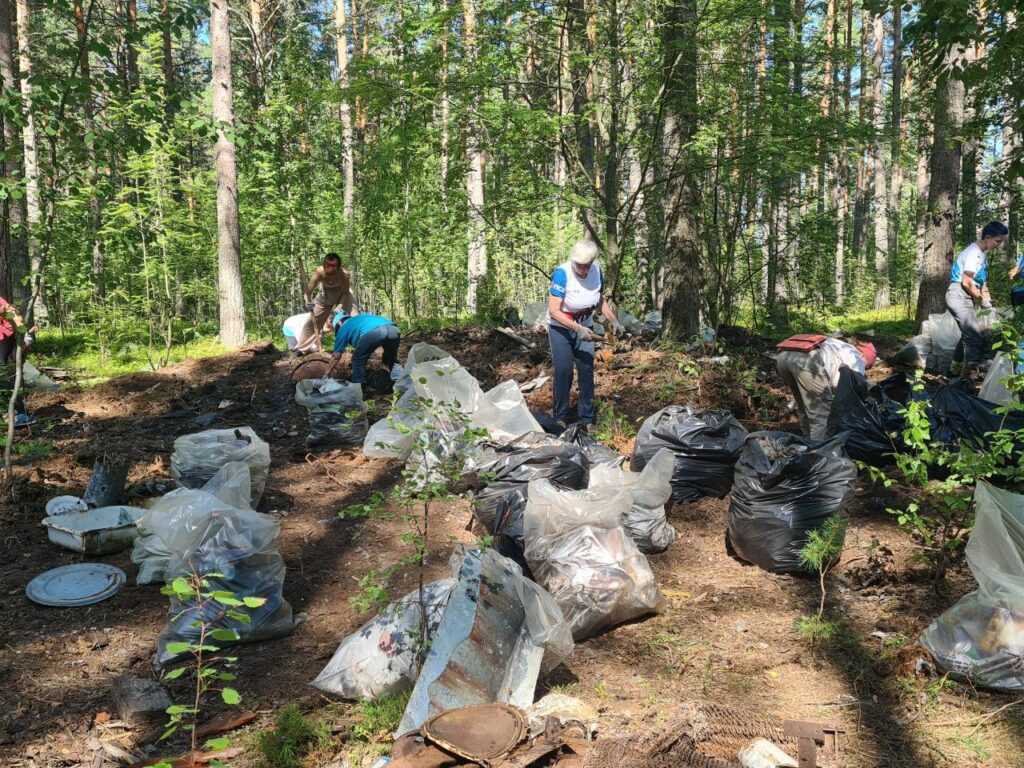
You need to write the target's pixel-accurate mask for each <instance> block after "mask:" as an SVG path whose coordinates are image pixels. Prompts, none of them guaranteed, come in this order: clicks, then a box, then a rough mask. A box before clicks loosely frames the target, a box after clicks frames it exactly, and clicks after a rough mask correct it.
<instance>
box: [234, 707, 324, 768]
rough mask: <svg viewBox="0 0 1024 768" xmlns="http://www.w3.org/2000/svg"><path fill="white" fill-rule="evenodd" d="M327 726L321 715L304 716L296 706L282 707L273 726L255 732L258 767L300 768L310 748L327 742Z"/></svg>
mask: <svg viewBox="0 0 1024 768" xmlns="http://www.w3.org/2000/svg"><path fill="white" fill-rule="evenodd" d="M330 741H331V729H330V726H329V725H328V724H327V723H326V722H325V721H324V720H322V719H320V718H307V717H305V716H303V714H302V712H301V711H300V710H299V708H298V706H296V705H295V704H288V705H286V706H285V707H282V708H281V709H280V710H279V711H278V713H277V716H276V717H275V718H274V727H273V728H272V729H270V730H268V731H261V732H260V733H258V734H256V738H255V740H254V742H253V746H254V748H255V752H256V759H255V761H254V762H255V765H256V766H257V768H301V767H302V766H303V765H306V761H305V757H306V755H308V754H309V753H310V752H313V751H315V750H318V749H323V748H325V747H327V746H328V745H329V744H330Z"/></svg>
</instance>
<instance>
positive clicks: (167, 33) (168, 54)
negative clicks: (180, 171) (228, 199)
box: [160, 0, 178, 168]
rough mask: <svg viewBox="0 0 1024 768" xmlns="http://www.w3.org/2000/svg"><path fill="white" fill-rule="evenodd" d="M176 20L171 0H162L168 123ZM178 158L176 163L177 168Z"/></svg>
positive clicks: (172, 84)
mask: <svg viewBox="0 0 1024 768" xmlns="http://www.w3.org/2000/svg"><path fill="white" fill-rule="evenodd" d="M173 25H174V20H173V19H172V18H171V2H170V0H161V2H160V51H161V61H160V68H161V70H162V72H163V76H164V118H165V120H166V122H167V125H168V126H170V125H171V121H172V120H173V119H174V102H173V96H174V49H173V48H172V46H171V42H172V30H173ZM177 163H178V161H177V159H175V161H174V164H175V168H177Z"/></svg>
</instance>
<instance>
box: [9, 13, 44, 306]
mask: <svg viewBox="0 0 1024 768" xmlns="http://www.w3.org/2000/svg"><path fill="white" fill-rule="evenodd" d="M17 17H18V18H17V24H18V69H19V71H20V74H21V105H22V112H23V115H24V121H25V125H24V128H22V131H21V138H22V144H23V146H24V155H23V157H24V162H25V223H26V225H27V227H28V233H27V238H28V256H29V268H30V270H31V274H32V284H33V285H36V284H37V283H38V284H39V285H40V286H41V287H40V288H39V295H38V297H37V298H36V301H35V303H34V307H33V312H34V315H35V318H36V319H39V320H41V321H45V320H46V319H47V317H48V316H49V312H48V311H47V307H46V294H45V292H44V288H43V287H42V286H44V285H45V284H44V281H43V276H42V275H41V274H40V268H41V267H42V255H41V253H40V249H39V239H38V235H39V232H38V230H39V225H40V223H41V221H42V204H41V201H40V198H39V157H38V154H37V152H36V118H35V107H34V105H33V103H32V80H31V77H32V56H31V46H30V42H29V40H30V38H29V12H28V0H17ZM31 292H32V291H31V290H30V291H29V293H31ZM32 319H33V318H28V317H26V318H25V320H26V321H28V322H31V321H32Z"/></svg>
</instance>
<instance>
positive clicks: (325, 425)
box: [295, 379, 369, 448]
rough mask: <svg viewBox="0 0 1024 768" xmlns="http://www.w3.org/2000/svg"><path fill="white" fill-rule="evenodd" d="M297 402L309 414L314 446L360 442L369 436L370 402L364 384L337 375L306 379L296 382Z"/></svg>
mask: <svg viewBox="0 0 1024 768" xmlns="http://www.w3.org/2000/svg"><path fill="white" fill-rule="evenodd" d="M295 402H296V403H298V404H299V405H301V406H303V407H304V408H305V409H306V412H307V415H308V416H309V435H308V436H307V437H306V445H307V446H309V447H310V448H312V447H316V446H326V445H358V444H360V443H362V442H363V438H365V437H366V433H367V430H368V429H369V425H368V424H367V421H366V405H365V404H364V403H363V388H362V386H361V385H360V384H355V383H352V382H349V381H338V380H336V379H304V380H302V381H297V382H295Z"/></svg>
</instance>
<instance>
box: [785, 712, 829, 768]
mask: <svg viewBox="0 0 1024 768" xmlns="http://www.w3.org/2000/svg"><path fill="white" fill-rule="evenodd" d="M782 729H783V730H784V731H785V733H786V736H788V737H790V738H791V739H796V740H797V749H798V752H797V764H798V765H799V766H800V768H817V766H818V754H817V753H818V745H819V744H820V745H821V747H822V749H823V750H824V751H825V752H827V753H829V754H835V753H836V752H837V751H838V750H839V734H840V733H844V732H845V731H844V730H843V728H842V727H841V726H839V725H837V724H835V723H821V722H816V721H814V720H787V721H786V722H784V723H783V724H782Z"/></svg>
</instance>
